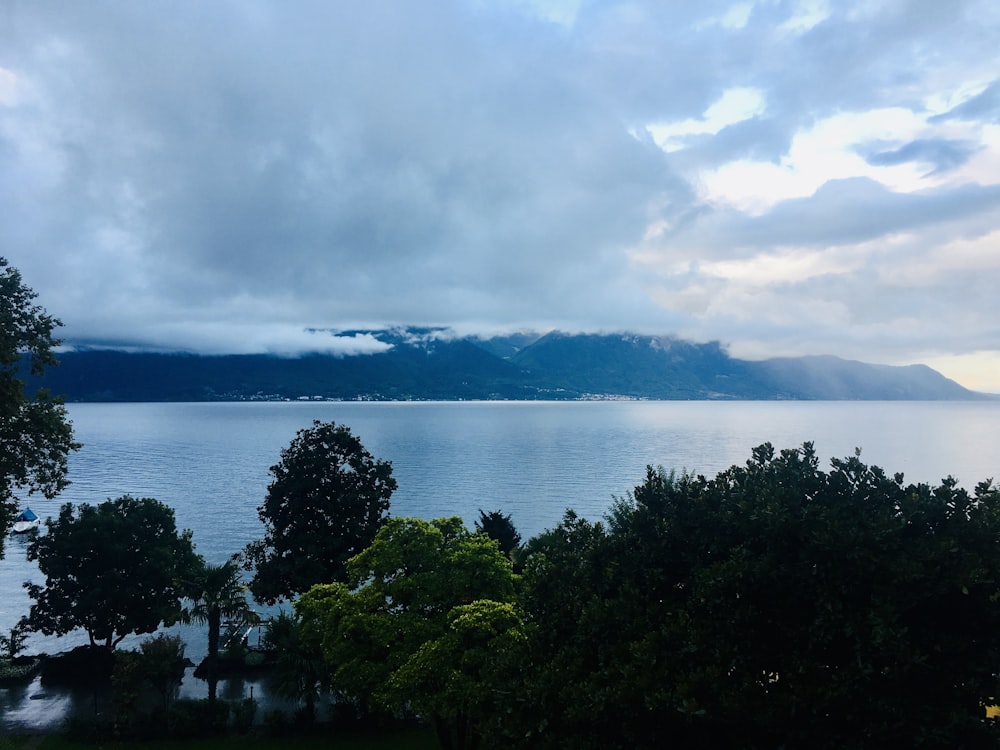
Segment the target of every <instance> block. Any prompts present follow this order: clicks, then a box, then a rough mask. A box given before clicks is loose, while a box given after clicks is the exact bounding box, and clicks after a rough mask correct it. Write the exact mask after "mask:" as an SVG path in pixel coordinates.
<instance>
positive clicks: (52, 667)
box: [42, 646, 115, 688]
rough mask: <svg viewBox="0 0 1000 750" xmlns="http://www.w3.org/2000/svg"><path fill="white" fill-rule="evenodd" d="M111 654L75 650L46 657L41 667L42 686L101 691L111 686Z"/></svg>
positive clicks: (95, 649) (87, 648) (92, 649)
mask: <svg viewBox="0 0 1000 750" xmlns="http://www.w3.org/2000/svg"><path fill="white" fill-rule="evenodd" d="M114 665H115V656H114V653H113V652H112V651H111V650H110V649H107V648H104V647H103V646H78V647H77V648H74V649H73V650H71V651H67V652H66V653H64V654H59V655H57V656H52V657H49V658H48V659H46V660H45V661H44V663H43V664H42V684H43V685H61V686H65V687H86V688H103V687H110V686H111V673H112V671H113V670H114Z"/></svg>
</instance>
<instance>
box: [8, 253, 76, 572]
mask: <svg viewBox="0 0 1000 750" xmlns="http://www.w3.org/2000/svg"><path fill="white" fill-rule="evenodd" d="M36 296H37V295H36V294H35V292H34V291H32V290H31V289H30V288H29V287H27V286H25V284H24V283H23V281H22V279H21V274H20V272H19V271H18V270H17V269H15V268H12V267H11V266H9V265H8V263H7V260H6V259H4V258H0V557H2V556H3V540H4V538H5V537H6V536H7V532H8V531H9V530H10V527H11V525H12V524H13V522H14V518H15V516H16V513H17V501H18V497H17V496H18V494H19V493H20V492H22V491H25V492H26V494H28V495H30V494H33V493H35V492H38V493H41V494H42V496H44V497H46V498H50V499H51V498H53V497H55V496H56V495H57V494H58V493H59V492H60V491H61V490H62V489H63V488H64V487H65V486H66V485H67V484H68V480H67V478H66V460H67V457H68V456H69V454H70V452H71V451H73V450H76V449H77V448H79V445H78V444H77V443H76V442H74V440H73V427H72V424H71V423H70V421H69V418H68V416H67V413H66V409H65V407H64V406H63V404H62V401H61V400H60V399H58V398H55V397H53V396H51V395H49V393H48V392H46V391H44V390H38V391H36V392H35V393H33V394H29V393H27V392H26V389H25V381H24V380H23V379H22V378H21V377H20V376H19V374H20V373H21V370H22V367H23V366H24V364H25V363H24V360H25V359H26V360H27V367H28V370H29V371H30V373H31V374H32V375H42V374H43V373H44V372H45V369H46V368H47V367H50V366H52V365H55V364H56V363H57V362H56V357H55V354H54V353H53V350H54V349H55V347H57V346H58V345H59V343H60V342H59V339H57V338H55V336H54V335H53V332H54V331H55V329H56V328H58V327H59V326H60V325H61V323H60V322H59V320H57V319H56V318H54V317H52V316H51V315H49V314H48V313H46V312H45V310H44V309H43V308H42V307H40V306H38V305H35V304H34V302H33V300H34V299H35V298H36Z"/></svg>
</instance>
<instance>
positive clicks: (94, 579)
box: [25, 495, 197, 649]
mask: <svg viewBox="0 0 1000 750" xmlns="http://www.w3.org/2000/svg"><path fill="white" fill-rule="evenodd" d="M45 525H46V533H44V534H40V535H39V536H37V537H36V538H35V539H33V540H32V541H31V543H30V544H29V545H28V559H29V560H37V561H38V569H39V570H40V571H41V573H42V574H43V575H44V576H45V585H44V586H41V585H38V584H34V583H26V584H25V587H26V588H27V589H28V594H29V595H30V596H31V598H32V599H34V603H33V604H32V605H31V612H30V614H29V615H28V622H29V624H30V626H31V627H32V629H33V630H37V631H41V632H43V633H45V634H46V635H53V634H55V635H65V634H66V633H69V632H70V631H72V630H75V629H77V628H82V629H83V630H85V631H86V632H87V634H88V636H89V637H90V644H91V645H103V646H105V647H107V648H109V649H111V648H114V647H115V646H117V645H118V644H119V643H120V642H121V640H122V639H123V638H124V637H125V636H127V635H129V634H130V633H136V634H143V633H152V632H154V631H155V630H156V629H157V628H159V627H160V626H161V625H171V624H173V623H174V622H176V621H177V620H178V619H180V617H181V616H182V615H183V608H182V606H181V605H182V601H181V600H182V597H183V596H184V593H185V592H184V587H183V581H184V580H185V579H189V578H190V576H191V571H192V570H193V569H194V568H195V566H196V564H197V558H196V556H195V552H194V546H193V545H192V543H191V532H190V531H184V532H180V533H178V531H177V526H176V524H175V522H174V512H173V510H172V509H171V508H169V507H168V506H166V505H164V504H163V503H161V502H159V501H157V500H153V499H151V498H133V497H130V496H128V495H125V496H123V497H119V498H118V499H116V500H108V501H106V502H103V503H100V504H98V505H89V504H87V503H83V504H81V505H80V506H79V507H78V508H76V510H75V511H74V508H73V505H72V504H70V503H67V504H65V505H63V507H62V509H61V510H60V512H59V517H58V518H57V519H55V520H52V519H51V518H50V519H47V520H46V522H45Z"/></svg>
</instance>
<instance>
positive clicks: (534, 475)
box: [0, 401, 1000, 727]
mask: <svg viewBox="0 0 1000 750" xmlns="http://www.w3.org/2000/svg"><path fill="white" fill-rule="evenodd" d="M69 412H70V416H71V418H72V420H73V423H74V426H75V430H76V435H77V439H78V440H80V441H81V442H82V443H83V449H82V450H80V451H79V452H78V453H76V454H75V455H74V456H73V457H72V458H71V461H70V478H71V480H72V482H73V483H72V485H71V486H70V487H69V488H68V489H67V490H66V491H65V492H64V493H63V494H62V495H61V496H60V497H59V498H58V499H56V500H54V501H46V500H44V499H36V498H31V499H30V501H29V502H30V505H31V507H32V509H33V510H35V512H36V513H38V515H39V516H41V517H43V518H44V517H45V516H48V515H53V516H54V515H55V514H56V513H57V512H58V508H59V506H60V504H62V503H63V502H73V503H81V502H87V503H92V504H94V503H99V502H102V501H103V500H106V499H108V498H114V497H118V496H120V495H123V494H131V495H133V496H136V497H154V498H156V499H158V500H160V501H162V502H165V503H167V504H168V505H170V506H171V507H173V508H174V510H175V513H176V517H177V524H178V527H179V528H188V529H191V530H192V532H193V534H194V542H195V545H196V547H197V550H198V552H199V553H201V554H202V555H203V556H204V557H205V558H206V559H208V560H209V561H210V562H222V561H223V560H225V559H226V558H227V557H228V556H229V555H230V554H232V553H234V552H237V551H239V550H240V549H242V547H243V546H244V545H245V544H246V543H247V542H250V541H252V540H254V539H257V538H259V537H260V536H261V535H262V526H261V524H260V521H259V519H258V517H257V511H256V509H257V506H258V505H260V503H261V501H262V500H263V498H264V495H265V493H266V490H267V485H268V481H269V471H268V469H269V467H270V466H271V465H273V464H274V463H276V462H277V461H278V460H279V458H280V452H281V450H282V448H284V447H286V446H287V445H288V444H289V442H290V441H291V439H292V438H293V437H294V436H295V433H296V431H297V430H299V429H302V428H304V427H308V426H309V425H310V424H311V423H312V420H314V419H319V420H323V421H329V420H333V421H336V422H337V423H338V424H344V425H347V426H349V427H350V428H351V430H352V432H353V433H354V434H355V435H357V436H358V437H359V438H360V439H361V441H362V442H363V443H364V445H365V447H366V448H367V449H368V450H369V451H370V452H371V453H372V454H373V455H374V456H375V457H376V458H380V459H385V460H389V461H391V462H392V465H393V475H394V476H395V477H396V480H397V481H398V483H399V489H398V490H397V491H396V493H395V494H394V495H393V497H392V507H391V513H392V514H393V515H396V516H418V517H421V518H428V519H429V518H438V517H441V516H450V515H459V516H462V517H463V518H464V519H465V521H466V524H467V525H469V526H470V527H471V526H472V525H473V524H474V522H475V520H476V519H477V518H478V511H479V510H480V509H482V510H486V511H492V510H502V511H503V512H504V513H509V514H510V515H511V517H512V520H513V521H514V524H515V525H516V526H517V528H518V530H519V531H520V532H521V535H522V536H523V537H524V538H525V539H527V538H528V537H530V536H532V535H534V534H537V533H538V532H540V531H542V530H544V529H546V528H551V527H552V526H555V525H556V524H557V523H559V520H560V518H561V517H562V514H563V512H564V511H565V510H566V509H567V508H573V509H574V510H576V511H577V512H578V513H579V514H580V515H581V516H584V517H586V518H590V519H594V520H596V519H599V518H601V517H602V516H603V515H604V513H605V512H606V511H607V509H608V507H609V505H610V503H611V502H612V499H613V497H614V496H616V495H617V496H621V495H624V494H625V493H626V492H628V491H629V490H631V489H632V488H633V487H635V485H636V484H638V483H639V482H641V480H642V478H643V476H644V473H645V467H646V466H647V465H662V466H664V467H665V468H667V469H677V470H678V471H680V470H688V471H691V472H693V473H699V474H706V475H714V474H715V473H716V472H718V471H720V470H722V469H725V468H727V467H728V466H730V465H732V464H734V463H743V462H745V461H746V460H747V458H748V457H749V455H750V450H751V449H752V448H753V447H754V446H756V445H759V444H761V443H763V442H771V443H772V444H773V445H774V446H775V447H776V448H789V447H797V446H799V445H801V444H802V443H803V442H804V441H812V442H813V443H814V444H815V446H816V449H817V452H818V453H819V455H820V456H821V458H822V459H823V460H824V462H826V461H827V460H828V459H829V458H831V457H844V456H848V455H852V454H853V452H854V450H855V448H860V449H861V451H862V454H861V457H862V460H864V461H865V462H866V463H869V464H876V465H878V466H881V467H882V468H884V469H885V470H886V471H887V472H889V473H890V474H891V473H894V472H903V473H904V474H905V475H906V478H907V480H908V481H922V482H931V483H935V482H938V481H939V480H940V479H942V478H943V477H945V476H947V475H953V476H955V477H956V478H957V479H958V480H959V483H960V484H961V485H962V486H964V487H967V488H968V489H970V490H971V489H972V488H973V487H974V486H975V484H976V483H977V482H979V481H981V480H983V479H987V478H990V477H994V476H996V477H998V479H1000V402H981V401H976V402H802V401H786V402H758V401H754V402H714V401H683V402H676V401H668V402H662V401H655V402H651V401H593V402H447V403H441V402H405V403H399V402H391V403H383V402H379V403H357V402H291V403H289V402H278V403H270V402H268V403H189V404H173V403H171V404H71V405H69ZM826 466H828V464H826ZM826 466H825V467H826ZM825 467H824V468H825ZM25 546H26V544H25V540H24V538H19V537H12V538H9V539H8V540H7V543H6V545H5V548H6V556H5V558H4V559H3V560H0V601H2V605H0V606H2V609H0V632H7V631H9V629H10V627H11V626H12V625H13V624H15V623H16V622H17V620H18V619H19V618H20V617H21V616H22V615H23V614H26V613H27V610H28V607H29V603H30V600H29V599H28V598H27V595H26V594H25V592H24V591H23V589H22V587H21V584H22V582H23V581H25V580H29V579H31V580H36V581H39V582H42V581H41V580H40V576H39V575H38V572H37V569H36V568H35V566H34V565H33V564H31V563H28V562H27V560H26V558H25ZM181 632H182V633H183V635H184V638H185V640H186V641H187V642H188V655H189V656H190V657H191V658H192V659H193V660H194V661H195V662H197V661H199V660H200V659H201V658H202V657H203V655H204V652H205V640H204V633H203V628H201V627H188V628H182V629H181ZM85 640H86V639H85V636H83V635H71V636H67V637H64V638H45V637H42V636H33V637H32V638H31V640H30V641H29V643H28V649H27V650H28V653H35V652H47V653H55V652H58V651H61V650H66V649H68V648H72V647H73V646H76V645H79V644H81V643H83V642H85ZM126 645H128V644H126ZM198 683H199V681H196V680H188V681H186V684H185V688H184V690H185V691H186V692H188V693H189V694H192V695H195V694H196V695H197V697H202V696H203V695H204V687H203V683H202V684H201V685H199V684H198ZM249 687H250V683H248V684H241V685H235V686H234V685H230V686H228V687H225V688H224V689H228V690H230V692H231V695H230V696H229V697H239V696H240V694H241V691H243V692H244V693H245V691H247V690H249ZM33 690H34V691H35V692H34V693H33V694H35V695H38V694H39V689H38V688H37V687H32V688H29V689H28V690H26V691H20V692H16V691H15V692H14V693H11V692H9V691H7V692H5V691H2V690H0V712H2V721H3V722H4V724H5V725H6V726H8V727H11V726H17V725H23V724H32V723H38V722H40V721H42V720H43V719H42V717H43V716H59V715H61V713H65V711H67V710H72V700H70V699H69V698H67V697H66V696H60V695H52V696H48V697H47V698H37V699H36V700H34V701H31V700H29V698H30V694H32V691H33ZM60 701H61V702H60Z"/></svg>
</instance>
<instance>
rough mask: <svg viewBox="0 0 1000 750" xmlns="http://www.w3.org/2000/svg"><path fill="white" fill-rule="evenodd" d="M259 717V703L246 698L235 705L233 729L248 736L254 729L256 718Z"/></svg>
mask: <svg viewBox="0 0 1000 750" xmlns="http://www.w3.org/2000/svg"><path fill="white" fill-rule="evenodd" d="M256 715H257V701H255V700H254V699H253V698H244V699H243V700H241V701H239V702H238V703H234V704H233V727H234V728H235V729H236V731H237V732H240V733H241V734H246V733H247V732H249V731H250V728H251V727H253V720H254V717H256Z"/></svg>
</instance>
